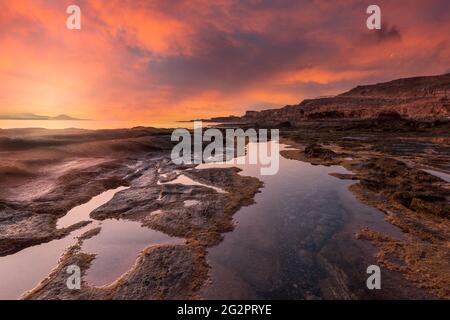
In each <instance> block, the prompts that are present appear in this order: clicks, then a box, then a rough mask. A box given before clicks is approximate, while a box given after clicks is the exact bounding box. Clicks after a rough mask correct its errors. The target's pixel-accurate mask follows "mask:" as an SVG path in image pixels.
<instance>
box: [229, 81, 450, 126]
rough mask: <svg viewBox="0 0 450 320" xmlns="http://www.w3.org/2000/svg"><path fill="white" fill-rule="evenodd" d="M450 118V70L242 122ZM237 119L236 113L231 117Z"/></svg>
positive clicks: (249, 117) (259, 113) (246, 117)
mask: <svg viewBox="0 0 450 320" xmlns="http://www.w3.org/2000/svg"><path fill="white" fill-rule="evenodd" d="M384 115H390V116H397V117H402V118H407V119H415V120H426V119H450V73H448V74H443V75H438V76H428V77H414V78H405V79H398V80H393V81H389V82H385V83H378V84H374V85H365V86H357V87H356V88H353V89H351V90H350V91H348V92H345V93H342V94H340V95H337V96H332V97H321V98H317V99H307V100H304V101H302V102H301V103H299V104H297V105H288V106H285V107H283V108H280V109H269V110H263V111H247V112H246V114H245V115H244V116H242V117H240V122H244V123H254V124H259V125H279V124H289V125H295V124H296V123H299V122H302V121H305V120H320V119H372V118H378V117H383V116H384ZM231 121H236V119H235V117H232V118H230V119H229V120H228V121H227V119H226V117H225V119H224V120H223V121H222V122H231Z"/></svg>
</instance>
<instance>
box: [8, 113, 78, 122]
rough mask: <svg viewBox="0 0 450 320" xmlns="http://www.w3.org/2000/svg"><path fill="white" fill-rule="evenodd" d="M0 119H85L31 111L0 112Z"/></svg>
mask: <svg viewBox="0 0 450 320" xmlns="http://www.w3.org/2000/svg"><path fill="white" fill-rule="evenodd" d="M0 120H71V121H78V120H85V119H78V118H73V117H71V116H68V115H66V114H60V115H59V116H56V117H49V116H39V115H36V114H33V113H13V114H0Z"/></svg>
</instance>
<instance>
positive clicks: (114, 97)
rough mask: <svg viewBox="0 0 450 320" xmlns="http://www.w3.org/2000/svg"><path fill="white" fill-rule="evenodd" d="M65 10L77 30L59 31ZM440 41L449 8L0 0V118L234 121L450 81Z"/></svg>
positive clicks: (449, 39)
mask: <svg viewBox="0 0 450 320" xmlns="http://www.w3.org/2000/svg"><path fill="white" fill-rule="evenodd" d="M72 4H76V5H78V6H79V7H80V8H81V30H69V29H67V27H66V19H67V18H68V16H69V15H68V14H67V13H66V9H67V7H68V6H69V5H72ZM370 4H377V5H378V6H380V8H381V19H382V29H381V30H368V29H367V27H366V19H367V17H368V16H369V15H368V14H367V13H366V8H367V7H368V6H369V5H370ZM449 31H450V1H448V0H398V1H374V0H371V1H361V0H358V1H357V0H347V1H329V0H285V1H281V0H280V1H275V0H273V1H269V0H240V1H237V0H236V1H233V0H230V1H225V0H214V1H212V0H189V1H183V0H167V1H160V0H157V1H139V0H122V1H119V0H105V1H97V0H70V1H65V0H14V1H10V0H0V83H1V85H0V113H35V114H40V115H49V116H54V115H58V114H62V113H64V114H69V115H71V116H74V117H80V118H89V119H97V120H121V121H127V122H129V123H130V124H137V123H139V124H149V125H151V124H159V123H165V122H171V121H175V120H189V119H196V118H209V117H214V116H224V115H225V116H226V115H231V114H234V115H242V114H243V113H244V112H245V111H246V110H262V109H268V108H277V107H282V106H284V105H287V104H297V103H299V102H300V101H302V100H303V99H306V98H314V97H317V96H323V95H333V94H337V93H341V92H343V91H346V90H348V89H350V88H352V87H354V86H356V85H360V84H370V83H377V82H382V81H388V80H392V79H396V78H402V77H410V76H420V75H434V74H442V73H446V72H450V32H449Z"/></svg>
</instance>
